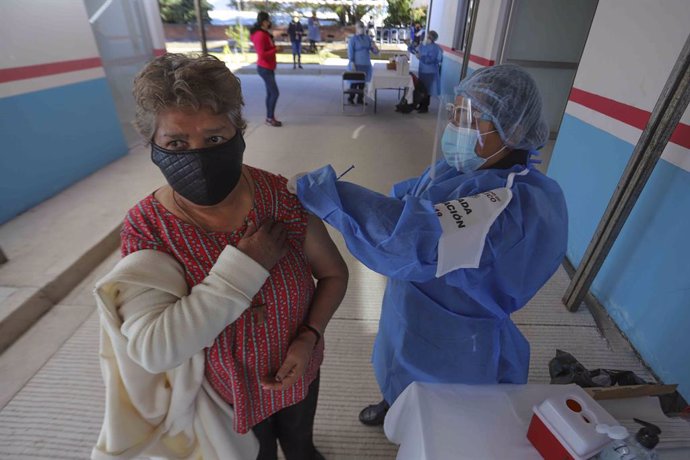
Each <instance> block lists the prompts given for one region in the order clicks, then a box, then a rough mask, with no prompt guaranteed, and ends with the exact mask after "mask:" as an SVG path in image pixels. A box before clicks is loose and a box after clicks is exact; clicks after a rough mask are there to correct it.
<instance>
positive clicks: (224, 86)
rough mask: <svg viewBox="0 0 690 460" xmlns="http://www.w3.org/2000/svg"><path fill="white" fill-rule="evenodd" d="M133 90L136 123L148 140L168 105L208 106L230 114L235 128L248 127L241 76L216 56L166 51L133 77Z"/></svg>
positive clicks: (183, 107) (216, 111) (218, 111)
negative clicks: (157, 118)
mask: <svg viewBox="0 0 690 460" xmlns="http://www.w3.org/2000/svg"><path fill="white" fill-rule="evenodd" d="M132 93H133V94H134V100H135V101H136V103H137V111H136V116H135V120H134V124H135V126H136V128H137V129H138V130H139V132H140V133H141V134H142V135H143V136H144V137H145V138H146V139H147V140H148V141H150V140H151V139H152V138H153V133H154V132H155V129H156V116H157V115H158V114H159V113H160V112H161V111H163V110H166V109H169V108H182V109H185V108H191V109H195V110H199V109H201V108H203V107H209V108H210V109H211V110H212V111H213V112H214V113H216V114H222V113H225V114H227V115H228V117H230V121H231V122H232V124H233V125H234V126H235V128H237V129H239V130H241V131H244V129H245V128H246V127H247V123H246V121H245V120H244V118H242V106H243V105H244V101H243V100H242V88H241V86H240V80H239V79H238V78H237V77H236V76H235V75H233V73H232V72H230V70H229V69H228V68H227V67H226V66H225V63H223V62H222V61H220V60H219V59H218V58H216V57H214V56H194V57H190V56H186V55H184V54H172V53H169V54H164V55H163V56H160V57H158V58H156V59H154V60H153V61H151V62H149V63H148V64H147V65H146V67H144V68H143V69H142V70H141V72H139V74H138V75H137V76H136V77H135V78H134V89H133V91H132Z"/></svg>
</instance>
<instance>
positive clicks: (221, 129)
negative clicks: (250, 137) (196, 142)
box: [204, 126, 230, 134]
mask: <svg viewBox="0 0 690 460" xmlns="http://www.w3.org/2000/svg"><path fill="white" fill-rule="evenodd" d="M228 130H230V128H229V127H227V126H218V127H216V128H207V129H204V132H205V133H207V134H212V133H222V132H224V131H228Z"/></svg>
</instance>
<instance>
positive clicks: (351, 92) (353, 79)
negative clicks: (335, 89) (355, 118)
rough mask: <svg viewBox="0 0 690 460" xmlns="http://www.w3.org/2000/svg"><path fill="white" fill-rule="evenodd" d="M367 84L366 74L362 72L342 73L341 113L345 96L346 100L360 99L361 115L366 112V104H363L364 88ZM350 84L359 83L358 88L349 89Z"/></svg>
mask: <svg viewBox="0 0 690 460" xmlns="http://www.w3.org/2000/svg"><path fill="white" fill-rule="evenodd" d="M366 82H367V74H366V73H364V72H343V80H342V89H343V97H342V100H341V102H342V111H343V112H345V96H347V97H348V98H350V97H351V98H353V99H354V98H355V97H356V98H358V99H359V98H360V97H361V98H362V113H364V112H365V111H366V104H365V103H364V95H365V86H366ZM350 83H360V84H361V87H359V88H350Z"/></svg>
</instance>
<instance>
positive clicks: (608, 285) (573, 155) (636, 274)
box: [548, 114, 690, 399]
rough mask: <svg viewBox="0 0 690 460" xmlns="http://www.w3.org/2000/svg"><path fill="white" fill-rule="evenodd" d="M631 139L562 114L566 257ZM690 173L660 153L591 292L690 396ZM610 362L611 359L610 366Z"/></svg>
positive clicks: (586, 232)
mask: <svg viewBox="0 0 690 460" xmlns="http://www.w3.org/2000/svg"><path fill="white" fill-rule="evenodd" d="M633 149H634V146H633V145H632V144H630V143H628V142H625V141H623V140H621V139H618V138H616V137H615V136H613V135H611V134H609V133H607V132H605V131H603V130H600V129H598V128H595V127H593V126H591V125H589V124H587V123H585V122H583V121H581V120H579V119H577V118H575V117H572V116H570V115H568V114H566V115H565V117H564V119H563V123H562V125H561V130H560V133H559V136H558V140H557V142H556V145H555V147H554V152H553V157H552V159H551V163H550V165H549V172H548V174H549V176H551V177H553V178H554V179H556V180H557V181H558V182H559V183H560V185H561V187H562V188H563V192H564V193H565V198H566V202H567V204H568V212H569V217H570V222H569V241H568V252H567V255H568V258H569V259H570V261H571V262H572V263H573V264H574V265H577V264H579V262H580V261H581V259H582V257H583V255H584V252H585V250H586V248H587V245H588V244H589V241H590V240H591V238H592V235H593V234H594V231H595V229H596V226H597V224H598V222H599V220H600V219H601V216H602V215H603V213H604V211H605V209H606V206H607V204H608V201H609V199H610V198H611V195H612V194H613V191H614V189H615V187H616V185H617V183H618V180H619V178H620V176H621V174H622V173H623V170H624V168H625V165H626V163H627V161H628V159H629V158H630V155H631V154H632V151H633ZM688 190H690V173H688V172H687V171H684V170H683V169H681V168H678V167H676V166H673V165H672V164H670V163H668V162H666V161H664V160H661V161H660V162H659V163H658V164H657V166H656V169H655V170H654V173H653V174H652V176H651V178H650V180H649V182H648V183H647V186H646V187H645V190H644V191H643V192H642V194H641V195H640V198H639V200H638V202H637V204H636V206H635V208H634V209H633V211H632V213H631V215H630V218H629V219H628V221H627V222H626V224H625V226H624V227H623V230H622V232H621V234H620V236H619V237H618V240H617V241H616V243H615V244H614V246H613V248H612V250H611V253H610V254H609V257H608V259H607V260H606V262H605V263H604V265H603V267H602V270H601V271H600V273H599V275H598V276H597V278H596V279H595V280H594V283H593V285H592V293H593V294H594V295H595V296H596V297H597V299H598V300H599V301H600V302H601V303H602V304H603V305H604V307H605V308H606V309H607V311H608V313H609V315H610V316H611V317H612V318H613V320H614V321H615V322H616V324H617V325H618V326H619V327H620V328H621V330H622V331H623V332H624V333H625V334H626V335H627V336H628V338H629V339H630V341H631V342H632V344H633V345H634V346H635V348H636V349H637V351H638V352H639V353H640V355H641V356H642V357H643V358H644V360H645V361H646V362H647V363H648V364H649V365H650V366H651V367H652V369H653V370H654V371H655V372H656V373H657V374H658V375H659V376H660V377H661V378H662V379H663V380H664V381H665V382H668V383H678V384H679V391H680V393H681V394H682V395H683V397H685V398H686V399H690V352H689V351H688V339H687V336H688V333H689V332H690V276H688V267H689V266H690V262H689V261H690V238H688V235H690V219H688V217H687V216H688V215H690V193H688ZM613 364H615V363H612V365H613Z"/></svg>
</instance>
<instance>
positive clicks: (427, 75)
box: [418, 43, 443, 96]
mask: <svg viewBox="0 0 690 460" xmlns="http://www.w3.org/2000/svg"><path fill="white" fill-rule="evenodd" d="M418 51H419V79H420V80H422V82H423V83H424V86H426V90H427V92H428V93H429V94H431V95H432V96H438V95H439V94H441V89H440V87H441V85H440V84H439V79H440V78H441V63H442V62H443V50H442V49H441V47H440V46H438V45H437V44H436V43H430V44H428V45H420V46H419V50H418Z"/></svg>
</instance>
